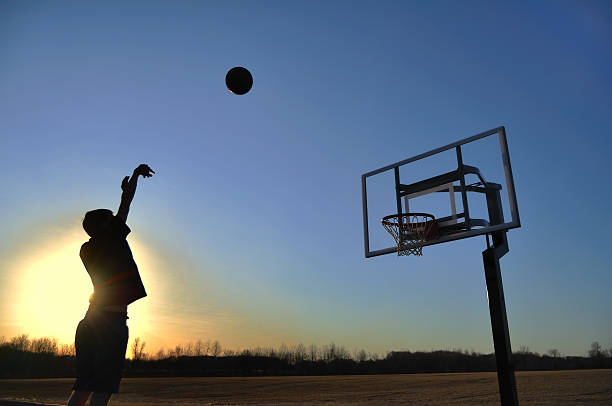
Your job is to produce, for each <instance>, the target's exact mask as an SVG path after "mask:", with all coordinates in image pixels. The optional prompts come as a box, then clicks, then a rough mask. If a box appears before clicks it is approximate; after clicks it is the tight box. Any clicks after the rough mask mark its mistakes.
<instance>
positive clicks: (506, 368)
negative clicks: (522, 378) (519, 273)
mask: <svg viewBox="0 0 612 406" xmlns="http://www.w3.org/2000/svg"><path fill="white" fill-rule="evenodd" d="M504 234H505V232H504ZM507 250H508V245H507V244H503V245H502V246H495V245H494V246H493V247H491V248H487V249H486V250H484V251H483V252H482V260H483V263H484V269H485V279H486V281H487V293H488V294H489V313H490V315H491V329H492V330H493V345H494V347H495V361H496V362H497V381H498V384H499V396H500V398H501V404H502V406H518V404H519V403H518V397H517V394H516V378H515V376H514V363H513V361H512V347H511V346H510V333H509V330H508V318H507V316H506V301H505V299H504V287H503V284H502V277H501V268H500V266H499V258H500V257H501V255H503V254H504V253H505V252H507ZM500 253H501V255H500Z"/></svg>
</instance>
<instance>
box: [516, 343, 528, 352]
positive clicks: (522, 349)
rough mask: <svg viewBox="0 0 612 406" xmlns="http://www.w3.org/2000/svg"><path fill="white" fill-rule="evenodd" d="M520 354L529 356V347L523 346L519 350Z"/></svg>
mask: <svg viewBox="0 0 612 406" xmlns="http://www.w3.org/2000/svg"><path fill="white" fill-rule="evenodd" d="M518 352H519V354H529V347H528V346H526V345H524V344H523V345H521V346H520V347H519V350H518Z"/></svg>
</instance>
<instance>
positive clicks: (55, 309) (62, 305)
mask: <svg viewBox="0 0 612 406" xmlns="http://www.w3.org/2000/svg"><path fill="white" fill-rule="evenodd" d="M86 240H87V236H85V234H84V233H83V232H81V231H80V230H77V231H74V232H71V233H68V232H67V233H64V234H63V235H62V236H60V237H59V238H54V239H50V240H49V239H47V240H46V241H44V242H36V243H32V242H31V241H30V244H29V245H31V246H38V247H40V248H39V249H38V250H36V251H35V252H32V251H29V252H27V253H22V255H20V258H19V259H18V260H17V261H14V262H13V263H12V266H11V268H13V269H12V271H13V272H12V273H13V277H14V283H13V287H14V288H13V289H15V291H14V292H13V295H12V296H13V298H14V300H13V302H12V303H13V309H12V312H11V313H12V316H13V319H14V320H15V323H14V324H16V325H18V326H19V330H20V331H22V332H24V333H29V334H30V335H32V336H36V337H42V336H46V337H55V338H57V339H58V340H59V341H60V342H62V343H71V342H73V340H74V333H75V329H76V326H77V324H78V322H79V321H80V320H81V319H82V318H83V316H84V315H85V312H86V311H87V307H88V305H89V296H90V294H91V293H92V292H93V287H92V284H91V280H90V279H89V276H88V274H87V271H86V270H85V268H84V266H83V264H82V262H81V259H80V257H79V250H80V247H81V245H82V244H83V243H84V242H85V241H86ZM132 246H133V248H134V245H133V244H132ZM136 246H137V248H140V247H141V244H137V245H136ZM134 251H135V252H134V255H135V257H136V261H137V263H138V264H139V266H141V265H142V264H143V263H144V264H145V266H146V265H148V263H150V262H152V261H149V260H147V258H142V257H143V256H146V254H144V253H145V252H146V250H145V249H144V247H143V248H142V249H141V250H140V252H138V249H135V250H134ZM138 254H140V255H138ZM143 254H144V255H143ZM139 259H140V260H141V261H139ZM141 275H142V272H141ZM149 275H150V273H149ZM149 275H142V277H143V280H144V283H145V286H146V285H147V280H146V279H147V278H146V276H149ZM145 300H146V299H145ZM135 313H137V317H135V320H136V323H129V322H128V323H129V324H130V339H131V338H133V337H136V336H137V335H138V334H139V333H141V332H142V331H143V330H146V329H147V328H146V327H147V325H148V324H149V322H150V320H151V317H150V315H149V314H148V313H149V312H148V310H147V307H146V306H138V305H137V304H136V303H135V304H134V305H131V306H130V309H129V315H130V316H133V315H134V314H135Z"/></svg>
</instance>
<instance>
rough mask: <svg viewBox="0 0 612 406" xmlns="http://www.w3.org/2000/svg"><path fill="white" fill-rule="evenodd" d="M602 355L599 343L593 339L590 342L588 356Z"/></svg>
mask: <svg viewBox="0 0 612 406" xmlns="http://www.w3.org/2000/svg"><path fill="white" fill-rule="evenodd" d="M602 355H603V353H602V352H601V345H600V344H599V341H593V342H592V343H591V349H590V350H589V357H591V358H599V357H601V356H602Z"/></svg>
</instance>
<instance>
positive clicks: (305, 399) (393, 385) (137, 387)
mask: <svg viewBox="0 0 612 406" xmlns="http://www.w3.org/2000/svg"><path fill="white" fill-rule="evenodd" d="M72 383H73V380H72V379H5V380H0V399H6V400H18V401H22V402H40V403H47V404H62V403H63V404H65V401H66V398H67V395H68V394H69V392H70V387H71V385H72ZM517 386H518V393H519V401H520V404H521V405H522V406H524V405H612V370H582V371H554V372H539V371H538V372H518V373H517ZM3 404H15V403H4V402H2V401H1V400H0V405H3ZM110 404H111V405H123V406H144V405H155V406H157V405H437V406H439V405H495V404H499V396H498V393H497V376H496V374H495V373H489V372H481V373H468V374H414V375H340V376H291V377H248V378H240V377H232V378H127V379H124V380H123V382H122V384H121V394H119V395H115V396H114V397H113V399H112V400H111V403H110Z"/></svg>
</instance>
